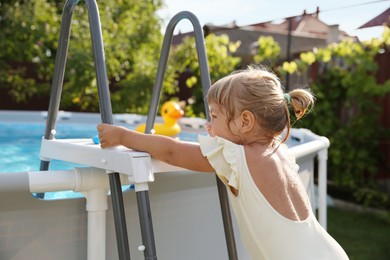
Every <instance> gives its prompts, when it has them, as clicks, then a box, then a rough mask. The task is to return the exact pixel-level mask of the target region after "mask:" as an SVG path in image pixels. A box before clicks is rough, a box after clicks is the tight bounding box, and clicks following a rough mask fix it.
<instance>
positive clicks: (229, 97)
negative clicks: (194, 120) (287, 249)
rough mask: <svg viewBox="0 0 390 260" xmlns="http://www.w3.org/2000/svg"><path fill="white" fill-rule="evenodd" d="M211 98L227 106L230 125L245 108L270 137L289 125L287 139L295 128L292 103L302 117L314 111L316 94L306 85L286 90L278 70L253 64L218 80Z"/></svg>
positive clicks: (211, 92) (299, 116)
mask: <svg viewBox="0 0 390 260" xmlns="http://www.w3.org/2000/svg"><path fill="white" fill-rule="evenodd" d="M207 101H208V102H209V103H210V102H214V103H216V104H217V105H219V106H222V107H223V108H224V110H225V113H226V116H227V120H228V122H227V123H228V125H229V123H230V122H231V121H232V120H233V119H234V118H235V117H236V116H238V115H240V114H241V113H242V112H243V111H245V110H248V111H250V112H252V113H253V115H254V116H255V118H256V120H257V122H258V124H259V126H260V128H261V131H262V133H261V134H263V135H265V137H266V138H267V139H268V138H269V139H273V138H275V137H276V136H279V135H280V134H281V133H282V132H283V130H284V129H285V128H287V135H286V137H285V139H284V140H283V142H284V141H285V140H286V139H287V137H288V135H289V133H290V128H291V123H290V112H289V106H291V108H292V110H293V111H294V114H295V116H296V120H299V119H301V118H302V117H303V116H304V115H305V114H306V113H307V112H308V111H310V109H311V107H312V106H313V104H314V97H313V95H312V94H311V93H310V91H308V90H305V89H294V90H292V91H291V92H289V93H284V91H283V88H282V86H281V83H280V80H279V78H278V77H277V76H276V75H275V74H273V73H272V72H270V71H268V70H266V69H264V68H260V67H251V66H249V67H248V68H247V69H244V70H239V71H236V72H233V73H232V74H230V75H229V76H226V77H224V78H222V79H220V80H218V81H217V82H216V83H214V84H213V86H212V87H211V88H210V90H209V92H208V93H207Z"/></svg>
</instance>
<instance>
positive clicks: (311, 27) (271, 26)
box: [172, 8, 351, 56]
mask: <svg viewBox="0 0 390 260" xmlns="http://www.w3.org/2000/svg"><path fill="white" fill-rule="evenodd" d="M290 22H291V24H290ZM289 26H291V49H290V51H291V53H290V54H291V55H294V54H296V53H300V52H305V51H311V50H313V48H315V47H317V48H321V47H325V46H327V45H328V44H329V43H331V42H339V41H341V40H343V39H344V38H346V37H351V36H349V35H348V34H347V33H345V32H343V31H340V30H339V29H338V25H327V24H325V23H324V22H322V21H321V20H320V19H319V9H318V8H317V11H316V12H315V13H311V14H308V13H306V11H304V12H303V14H302V15H299V16H293V17H287V18H284V19H283V21H282V22H281V23H274V22H272V21H268V22H261V23H255V24H250V25H245V26H240V27H239V26H237V25H236V24H235V22H233V23H232V24H229V25H223V26H216V25H212V24H206V25H205V26H204V27H203V30H204V32H205V35H208V34H209V33H214V34H215V35H222V34H225V35H228V37H229V39H230V40H231V41H234V42H235V41H240V42H241V45H240V47H239V48H238V50H237V52H236V54H235V55H237V56H250V55H252V50H253V48H254V47H255V46H256V44H257V40H258V38H259V37H260V36H272V37H273V38H274V40H275V41H276V42H278V44H279V46H280V48H281V56H285V55H286V54H287V42H288V40H287V39H288V34H289ZM189 35H193V32H189V33H184V34H181V33H179V34H178V35H175V36H174V37H173V40H172V43H173V44H174V45H175V44H179V43H180V42H181V41H182V39H183V38H184V37H186V36H189Z"/></svg>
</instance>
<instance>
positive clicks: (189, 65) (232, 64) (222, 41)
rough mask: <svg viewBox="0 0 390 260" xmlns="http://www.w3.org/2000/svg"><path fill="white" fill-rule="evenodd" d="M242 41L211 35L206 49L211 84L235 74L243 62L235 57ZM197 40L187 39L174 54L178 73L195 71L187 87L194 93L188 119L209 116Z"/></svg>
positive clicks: (206, 42) (176, 48) (206, 40)
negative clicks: (232, 73)
mask: <svg viewBox="0 0 390 260" xmlns="http://www.w3.org/2000/svg"><path fill="white" fill-rule="evenodd" d="M239 45H240V42H230V40H229V37H228V36H227V35H221V36H216V35H214V34H209V35H208V36H206V38H205V46H206V52H207V59H208V65H209V72H210V79H211V83H213V82H215V81H216V80H218V79H220V78H222V77H224V76H226V75H227V74H229V73H231V72H232V71H233V70H234V69H235V68H236V67H237V66H238V65H239V63H240V61H241V59H240V58H238V57H233V54H234V53H235V52H236V50H237V48H238V46H239ZM195 47H196V46H195V39H194V37H186V38H184V40H183V42H182V43H181V44H180V45H178V46H176V47H175V48H174V49H173V51H172V61H171V64H172V67H173V68H175V69H176V70H177V73H178V74H180V73H183V72H184V71H186V70H189V71H191V73H192V77H190V78H189V79H187V82H186V85H187V86H186V87H188V88H190V89H191V90H192V98H191V100H190V101H189V106H188V108H187V116H189V115H196V116H203V117H204V116H205V115H204V113H203V112H204V103H203V91H202V86H201V81H200V70H199V62H198V56H197V53H196V48H195Z"/></svg>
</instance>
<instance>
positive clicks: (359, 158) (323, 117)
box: [283, 38, 390, 205]
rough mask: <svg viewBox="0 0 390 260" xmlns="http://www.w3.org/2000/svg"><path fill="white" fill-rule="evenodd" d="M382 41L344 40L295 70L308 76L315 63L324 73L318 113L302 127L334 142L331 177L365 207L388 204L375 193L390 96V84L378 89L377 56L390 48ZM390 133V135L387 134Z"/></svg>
mask: <svg viewBox="0 0 390 260" xmlns="http://www.w3.org/2000/svg"><path fill="white" fill-rule="evenodd" d="M385 39H386V38H384V40H383V41H378V40H374V41H372V42H366V43H364V44H359V43H354V42H352V41H350V40H345V41H343V42H341V43H339V44H333V45H330V46H328V47H327V48H325V49H322V50H318V51H316V52H313V53H306V54H302V55H301V57H300V58H301V59H300V60H296V61H294V63H295V64H297V65H298V66H297V68H296V70H295V71H294V70H291V71H289V70H288V69H285V67H284V66H283V69H285V70H286V71H287V73H292V72H296V71H301V72H302V71H305V70H306V69H307V68H308V66H309V65H310V64H312V63H314V62H315V61H316V62H318V63H319V64H320V67H321V71H320V73H319V76H318V79H317V80H316V81H315V82H314V83H313V84H312V86H311V89H312V91H313V92H314V94H315V96H316V98H317V104H316V106H315V108H314V113H312V115H310V116H308V117H306V118H305V119H304V120H303V121H302V122H299V127H306V128H309V129H311V130H312V131H314V132H315V133H317V134H319V135H324V136H327V137H328V138H329V139H330V143H331V147H330V149H329V171H328V172H329V176H330V178H331V179H332V181H334V182H335V183H337V184H338V185H341V186H346V187H348V188H352V189H354V190H355V191H356V192H355V198H356V199H357V200H359V201H361V202H363V203H364V204H366V205H369V204H370V203H372V202H374V201H379V198H380V200H381V201H382V202H386V199H384V198H383V194H379V193H378V192H377V191H376V190H375V187H376V182H375V176H376V174H377V173H378V166H379V162H380V160H382V159H383V158H382V155H381V153H380V149H379V144H380V142H382V141H384V136H385V131H386V130H385V129H384V128H383V127H381V125H380V121H379V115H380V113H381V107H380V106H379V104H378V103H377V102H376V98H377V97H382V96H383V95H385V94H386V93H388V92H389V91H390V81H387V82H386V83H385V84H383V85H380V84H378V83H376V79H375V73H376V71H377V69H378V68H377V63H376V62H375V59H374V58H375V56H376V55H377V54H379V53H380V52H382V51H383V48H387V50H388V47H389V45H387V44H386V41H385ZM387 131H388V130H387Z"/></svg>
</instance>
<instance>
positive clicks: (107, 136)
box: [96, 124, 127, 148]
mask: <svg viewBox="0 0 390 260" xmlns="http://www.w3.org/2000/svg"><path fill="white" fill-rule="evenodd" d="M96 129H97V130H98V132H99V134H98V136H99V139H100V147H101V148H108V147H113V146H118V145H122V140H123V135H124V133H125V132H126V131H127V129H126V128H124V127H121V126H114V125H109V124H99V125H98V126H97V127H96Z"/></svg>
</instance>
